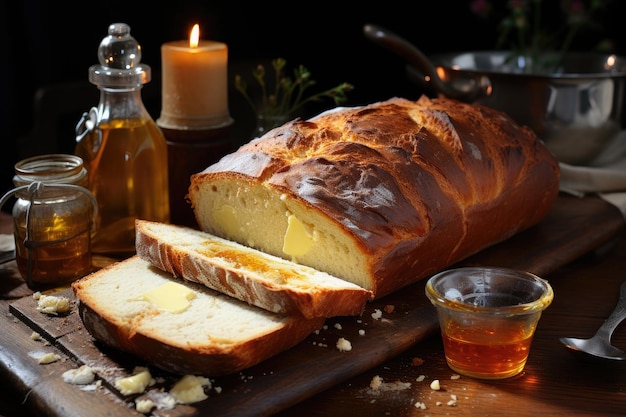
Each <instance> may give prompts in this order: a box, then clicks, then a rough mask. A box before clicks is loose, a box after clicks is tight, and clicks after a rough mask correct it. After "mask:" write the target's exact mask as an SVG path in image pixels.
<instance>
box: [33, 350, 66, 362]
mask: <svg viewBox="0 0 626 417" xmlns="http://www.w3.org/2000/svg"><path fill="white" fill-rule="evenodd" d="M59 359H61V357H60V356H59V355H57V354H56V353H52V352H51V353H46V354H44V355H42V356H40V357H39V359H38V360H37V363H39V364H40V365H47V364H49V363H52V362H56V361H58V360H59Z"/></svg>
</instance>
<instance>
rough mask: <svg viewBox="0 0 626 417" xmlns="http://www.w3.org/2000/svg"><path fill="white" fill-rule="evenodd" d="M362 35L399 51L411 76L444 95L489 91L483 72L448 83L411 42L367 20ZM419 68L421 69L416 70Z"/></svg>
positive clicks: (472, 97)
mask: <svg viewBox="0 0 626 417" xmlns="http://www.w3.org/2000/svg"><path fill="white" fill-rule="evenodd" d="M363 33H364V34H365V36H366V37H367V38H368V39H370V40H371V41H373V42H375V43H376V44H378V45H380V46H383V47H384V48H387V49H389V50H390V51H392V52H395V53H396V54H398V55H400V56H401V57H403V58H404V59H406V60H407V61H408V63H409V66H410V67H411V68H409V69H408V70H409V74H410V75H411V78H416V79H419V80H420V81H421V82H422V83H423V84H424V85H426V86H427V87H429V88H430V89H432V90H435V91H436V92H437V93H440V94H443V95H444V96H446V97H448V98H453V99H457V100H460V101H465V102H473V101H476V100H478V99H479V98H481V97H484V96H486V95H489V93H490V91H491V81H490V80H489V78H488V77H487V76H485V75H481V76H475V77H461V78H459V79H455V80H453V82H452V83H450V82H447V81H444V80H443V79H441V77H440V76H439V73H438V71H437V68H436V67H435V65H433V64H432V63H431V62H430V60H429V59H428V58H427V57H426V56H425V55H424V54H423V53H422V51H420V50H419V49H418V48H417V47H415V46H414V45H413V44H411V43H410V42H408V41H407V40H406V39H404V38H402V37H400V36H398V35H396V34H395V33H393V32H391V31H389V30H387V29H384V28H382V27H380V26H376V25H371V24H367V25H365V26H364V27H363ZM420 72H421V73H420Z"/></svg>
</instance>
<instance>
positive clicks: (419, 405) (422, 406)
mask: <svg viewBox="0 0 626 417" xmlns="http://www.w3.org/2000/svg"><path fill="white" fill-rule="evenodd" d="M415 408H419V409H420V410H426V404H425V403H423V402H420V401H417V402H416V403H415Z"/></svg>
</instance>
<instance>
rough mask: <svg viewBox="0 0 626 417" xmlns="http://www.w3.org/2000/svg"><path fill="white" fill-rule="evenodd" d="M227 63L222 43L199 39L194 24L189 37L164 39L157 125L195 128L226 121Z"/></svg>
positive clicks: (224, 45) (227, 119) (220, 124)
mask: <svg viewBox="0 0 626 417" xmlns="http://www.w3.org/2000/svg"><path fill="white" fill-rule="evenodd" d="M227 64H228V48H227V46H226V44H224V43H221V42H215V41H207V40H200V30H199V27H198V25H195V26H194V27H193V29H192V31H191V34H190V37H189V41H173V42H167V43H164V44H163V45H162V46H161V71H162V74H161V77H162V85H161V89H162V92H161V93H162V103H161V116H160V117H159V119H158V120H157V123H158V124H159V126H161V127H164V128H169V129H193V130H199V129H208V128H215V127H220V126H224V125H228V124H230V123H231V122H232V119H231V117H230V114H229V112H228V70H227Z"/></svg>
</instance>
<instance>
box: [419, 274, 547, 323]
mask: <svg viewBox="0 0 626 417" xmlns="http://www.w3.org/2000/svg"><path fill="white" fill-rule="evenodd" d="M462 272H467V273H470V274H472V273H477V272H483V273H484V272H487V273H489V274H494V273H499V274H500V275H502V276H511V278H517V279H523V280H525V281H528V282H533V283H535V284H539V285H541V286H542V288H543V289H544V290H543V292H542V294H541V295H540V296H539V297H538V298H537V299H535V300H533V301H530V302H526V303H520V304H511V305H507V306H499V307H488V306H479V305H474V304H468V303H464V302H462V301H459V300H455V299H452V298H447V297H446V296H445V294H441V293H440V292H439V291H437V290H436V289H435V283H436V281H438V280H439V279H441V278H443V277H445V276H448V275H450V274H454V273H462ZM425 293H426V296H427V297H428V299H429V300H430V301H431V303H433V304H434V305H435V306H440V307H444V308H449V309H451V310H456V311H467V312H472V313H479V314H481V313H482V314H488V315H501V316H511V315H522V314H532V313H536V312H541V311H543V310H545V309H546V308H547V307H548V306H549V305H550V304H551V303H552V300H553V299H554V290H553V289H552V286H551V285H550V283H549V282H548V280H546V279H544V278H541V277H539V276H538V275H535V274H533V273H532V272H528V271H523V270H517V269H512V268H506V267H495V266H466V267H457V268H452V269H446V270H443V271H440V272H438V273H436V274H434V275H432V276H431V277H430V278H429V279H428V281H427V282H426V286H425Z"/></svg>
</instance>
